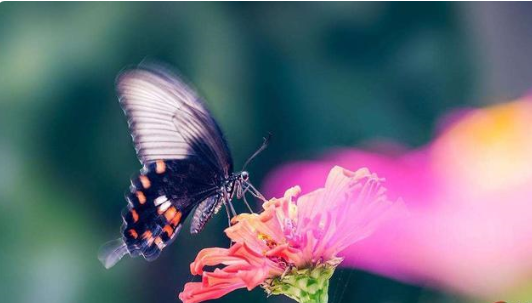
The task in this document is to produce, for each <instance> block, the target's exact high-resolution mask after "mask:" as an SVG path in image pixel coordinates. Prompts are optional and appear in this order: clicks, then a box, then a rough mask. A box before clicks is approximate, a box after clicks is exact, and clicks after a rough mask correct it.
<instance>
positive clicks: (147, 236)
mask: <svg viewBox="0 0 532 303" xmlns="http://www.w3.org/2000/svg"><path fill="white" fill-rule="evenodd" d="M142 239H145V240H146V241H147V242H148V246H149V245H151V244H152V243H153V234H152V233H151V231H149V230H147V231H145V232H144V233H143V234H142Z"/></svg>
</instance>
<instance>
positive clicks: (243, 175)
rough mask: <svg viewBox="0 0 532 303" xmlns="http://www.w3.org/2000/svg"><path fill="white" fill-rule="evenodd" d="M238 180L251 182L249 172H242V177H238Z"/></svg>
mask: <svg viewBox="0 0 532 303" xmlns="http://www.w3.org/2000/svg"><path fill="white" fill-rule="evenodd" d="M238 178H239V179H240V181H242V182H247V181H248V180H249V173H248V172H247V171H245V170H244V171H241V172H240V175H239V176H238Z"/></svg>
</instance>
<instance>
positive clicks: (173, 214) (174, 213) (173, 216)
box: [164, 206, 182, 227]
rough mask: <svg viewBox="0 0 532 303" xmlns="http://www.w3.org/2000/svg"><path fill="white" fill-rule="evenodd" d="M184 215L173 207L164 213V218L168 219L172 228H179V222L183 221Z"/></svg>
mask: <svg viewBox="0 0 532 303" xmlns="http://www.w3.org/2000/svg"><path fill="white" fill-rule="evenodd" d="M181 216H182V213H181V212H180V211H178V210H177V209H176V208H175V207H174V206H171V207H170V208H168V210H167V211H166V212H165V213H164V217H165V218H166V221H167V222H169V223H170V224H171V225H172V226H174V227H175V226H177V224H179V220H181Z"/></svg>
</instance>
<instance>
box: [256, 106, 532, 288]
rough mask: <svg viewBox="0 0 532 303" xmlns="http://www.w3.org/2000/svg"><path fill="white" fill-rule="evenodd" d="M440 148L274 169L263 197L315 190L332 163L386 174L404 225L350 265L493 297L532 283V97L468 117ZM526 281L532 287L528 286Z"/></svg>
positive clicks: (449, 129)
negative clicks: (291, 189) (295, 188)
mask: <svg viewBox="0 0 532 303" xmlns="http://www.w3.org/2000/svg"><path fill="white" fill-rule="evenodd" d="M446 122H447V125H446V127H445V128H444V130H443V132H442V133H441V134H440V135H439V136H438V137H437V138H436V140H435V141H434V142H432V143H431V144H429V145H428V146H425V147H423V148H420V149H418V150H413V151H407V152H402V153H400V154H399V155H393V156H391V155H389V153H388V154H387V153H382V152H380V153H379V152H367V151H362V150H356V149H345V150H337V151H334V152H332V153H330V154H328V155H326V156H325V157H324V158H323V159H321V160H319V161H306V162H296V163H291V164H287V165H284V166H282V167H281V168H279V169H277V170H275V171H273V172H272V173H271V174H270V175H269V177H268V178H267V180H266V183H265V192H266V193H267V194H275V193H277V192H278V191H279V190H280V189H281V188H283V187H285V186H286V185H287V184H293V183H295V184H300V185H301V186H302V187H303V188H305V189H306V190H312V189H313V188H316V187H317V186H319V184H320V183H321V182H322V180H323V179H324V178H325V175H326V168H327V167H328V166H330V165H331V164H332V163H334V164H338V165H342V166H344V167H347V168H353V167H359V166H360V165H364V166H367V167H369V168H370V169H371V170H373V171H378V172H379V174H381V175H384V176H386V184H387V188H388V190H389V191H388V195H389V196H390V197H392V198H393V197H397V196H401V197H402V198H403V199H404V200H405V201H406V204H407V206H408V209H409V213H410V216H409V218H408V220H402V221H400V222H397V221H396V222H392V221H389V222H387V223H386V224H384V226H382V228H379V230H378V231H377V232H376V233H375V234H373V235H372V237H371V238H368V239H366V240H364V241H360V242H357V243H356V244H355V245H353V246H351V247H350V248H349V249H348V250H347V251H346V252H345V257H346V262H345V263H346V264H349V265H351V266H355V267H358V268H362V269H365V270H368V271H372V272H375V273H378V274H383V275H386V276H391V277H395V278H397V279H400V280H403V281H407V282H413V283H419V284H428V285H432V286H440V287H444V288H448V289H452V290H455V291H459V292H462V293H465V294H469V295H475V296H479V297H489V298H493V296H494V295H507V294H508V293H509V292H519V289H520V288H521V289H525V288H526V287H530V283H531V281H532V280H531V277H532V224H530V220H531V218H532V217H531V215H532V203H531V202H532V168H531V165H532V164H531V163H532V128H531V122H532V100H531V98H523V99H522V100H518V101H515V102H511V103H506V104H502V105H496V106H492V107H488V108H485V109H476V110H469V111H462V112H461V113H460V115H459V116H458V115H455V116H454V117H453V119H447V121H446ZM527 284H528V285H527Z"/></svg>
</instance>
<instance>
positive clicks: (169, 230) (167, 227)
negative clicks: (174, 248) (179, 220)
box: [163, 225, 174, 238]
mask: <svg viewBox="0 0 532 303" xmlns="http://www.w3.org/2000/svg"><path fill="white" fill-rule="evenodd" d="M163 231H164V232H166V234H167V235H168V238H171V237H172V235H173V234H174V229H173V228H172V226H170V225H165V226H164V228H163Z"/></svg>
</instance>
